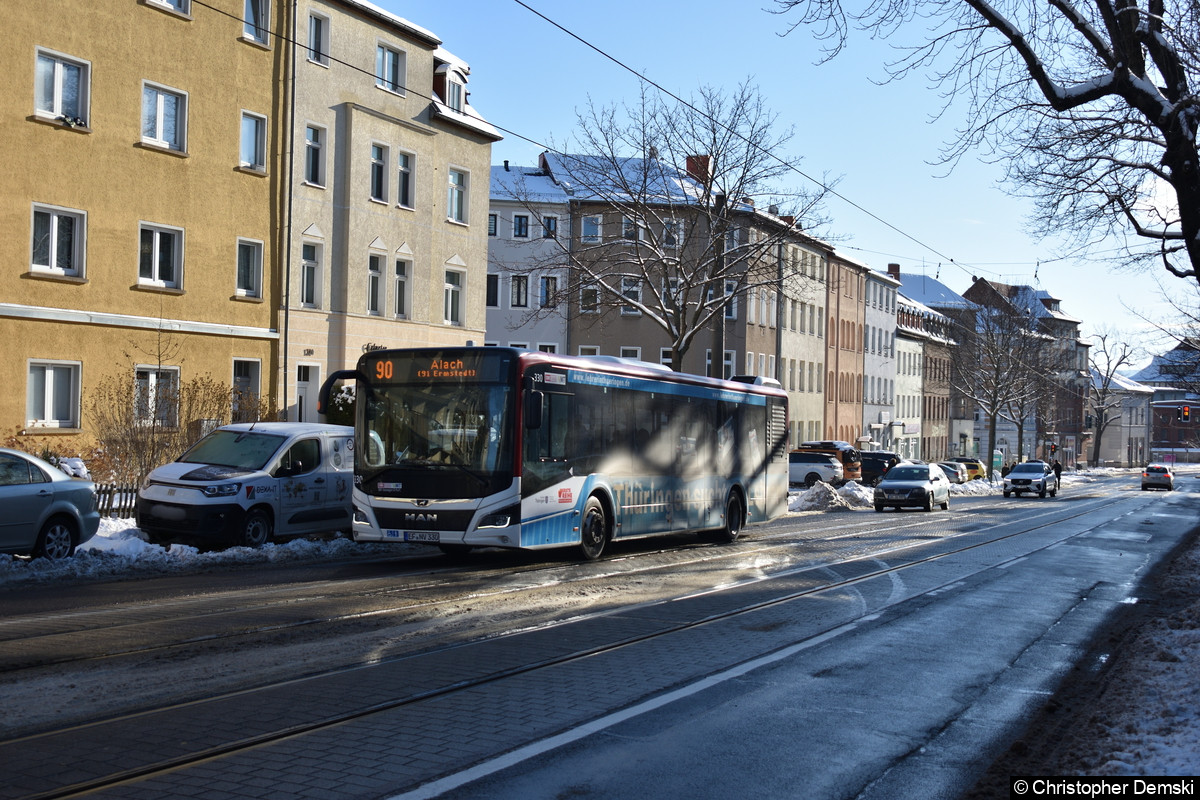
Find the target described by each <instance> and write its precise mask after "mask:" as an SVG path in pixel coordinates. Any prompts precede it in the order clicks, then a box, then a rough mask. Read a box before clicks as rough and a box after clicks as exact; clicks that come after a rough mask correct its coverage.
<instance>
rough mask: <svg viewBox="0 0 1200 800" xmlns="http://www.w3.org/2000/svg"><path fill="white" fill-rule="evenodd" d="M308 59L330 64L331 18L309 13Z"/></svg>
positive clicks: (324, 64) (316, 62) (326, 64)
mask: <svg viewBox="0 0 1200 800" xmlns="http://www.w3.org/2000/svg"><path fill="white" fill-rule="evenodd" d="M308 60H309V61H311V62H313V63H314V64H320V65H321V66H323V67H328V66H329V20H328V19H326V18H325V17H321V16H318V15H316V14H309V15H308Z"/></svg>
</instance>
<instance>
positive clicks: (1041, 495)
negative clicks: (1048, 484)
mask: <svg viewBox="0 0 1200 800" xmlns="http://www.w3.org/2000/svg"><path fill="white" fill-rule="evenodd" d="M1045 496H1046V490H1045V489H1042V490H1041V491H1040V492H1038V497H1045Z"/></svg>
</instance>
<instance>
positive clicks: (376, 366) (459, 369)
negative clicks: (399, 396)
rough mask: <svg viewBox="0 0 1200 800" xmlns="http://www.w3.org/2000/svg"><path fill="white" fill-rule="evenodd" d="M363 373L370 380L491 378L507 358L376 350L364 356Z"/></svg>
mask: <svg viewBox="0 0 1200 800" xmlns="http://www.w3.org/2000/svg"><path fill="white" fill-rule="evenodd" d="M496 355H499V354H498V353H497V354H496ZM364 358H365V359H366V362H367V363H366V364H365V365H364V366H366V374H367V375H368V376H369V377H370V379H371V380H373V381H382V382H389V381H396V382H400V383H406V382H408V381H432V382H434V383H438V382H442V381H445V382H459V381H472V382H473V381H495V380H500V379H501V375H503V374H504V368H505V366H507V364H508V360H507V359H499V358H496V357H495V356H494V355H493V354H491V353H488V354H474V353H463V352H461V351H459V352H454V351H437V352H429V351H426V352H423V353H422V352H409V353H405V352H402V351H400V352H379V353H373V354H368V355H367V356H364Z"/></svg>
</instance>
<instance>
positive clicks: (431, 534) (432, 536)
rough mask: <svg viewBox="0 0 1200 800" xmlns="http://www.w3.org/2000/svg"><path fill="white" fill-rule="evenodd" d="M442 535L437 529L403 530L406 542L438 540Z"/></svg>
mask: <svg viewBox="0 0 1200 800" xmlns="http://www.w3.org/2000/svg"><path fill="white" fill-rule="evenodd" d="M441 540H442V535H441V534H440V533H439V532H437V531H405V532H404V541H406V542H440V541H441Z"/></svg>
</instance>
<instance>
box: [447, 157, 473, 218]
mask: <svg viewBox="0 0 1200 800" xmlns="http://www.w3.org/2000/svg"><path fill="white" fill-rule="evenodd" d="M470 213H471V173H470V172H469V171H467V170H465V169H462V168H460V167H450V168H449V169H448V170H447V176H446V219H447V220H449V221H450V222H453V223H456V224H458V225H468V224H470Z"/></svg>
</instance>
